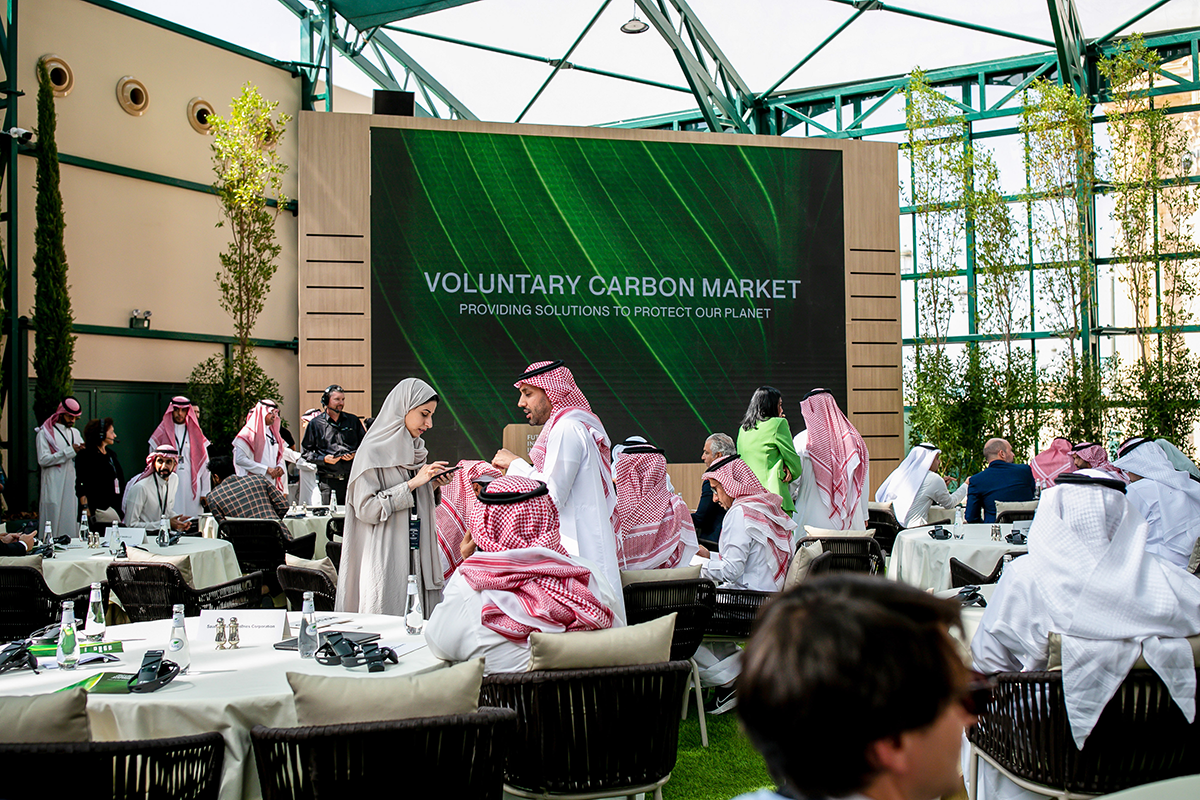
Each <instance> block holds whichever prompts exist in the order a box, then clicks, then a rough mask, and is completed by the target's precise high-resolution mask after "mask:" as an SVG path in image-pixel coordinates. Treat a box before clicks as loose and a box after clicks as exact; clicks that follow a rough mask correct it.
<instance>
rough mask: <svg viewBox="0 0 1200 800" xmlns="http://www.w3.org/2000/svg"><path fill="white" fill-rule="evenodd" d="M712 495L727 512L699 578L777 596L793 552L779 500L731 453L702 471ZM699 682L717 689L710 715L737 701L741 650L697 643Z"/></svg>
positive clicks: (791, 525)
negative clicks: (718, 549)
mask: <svg viewBox="0 0 1200 800" xmlns="http://www.w3.org/2000/svg"><path fill="white" fill-rule="evenodd" d="M704 478H705V480H708V481H709V482H710V483H711V484H712V488H713V495H714V496H715V497H716V500H717V502H718V503H720V504H721V506H723V507H724V508H726V509H727V511H726V514H725V520H724V522H722V523H721V552H720V553H713V554H712V557H711V558H710V559H709V562H708V564H707V565H706V566H705V567H704V568H703V570H702V574H703V575H704V577H706V578H712V579H713V581H715V582H716V583H718V584H720V585H721V586H723V587H728V588H732V589H751V590H754V591H758V592H777V591H779V590H780V589H782V588H783V581H784V578H785V577H786V574H787V567H788V562H789V561H791V559H792V554H793V553H794V552H795V546H796V543H795V541H794V540H793V537H792V531H793V530H795V528H796V523H795V522H793V521H792V519H791V517H789V516H788V514H787V512H786V511H784V510H783V499H782V498H781V497H780V496H779V495H777V494H775V493H773V492H768V491H767V490H766V489H765V488H764V487H763V485H762V483H761V482H760V481H759V480H758V477H757V476H756V475H755V474H754V471H753V470H752V469H750V467H749V465H747V464H746V462H745V461H742V459H741V458H739V457H738V456H736V455H733V456H728V457H726V458H722V459H721V460H719V461H714V462H713V463H712V465H711V466H709V468H708V471H707V472H705V473H704ZM695 659H696V664H697V665H699V667H700V684H701V685H702V686H716V687H718V688H717V692H716V696H715V698H714V701H715V703H714V705H713V707H712V709H711V713H714V714H722V713H724V712H726V711H728V710H729V709H730V708H733V706H734V705H736V703H737V699H736V696H735V693H734V688H733V681H734V679H735V678H737V676H738V673H740V672H741V668H742V662H741V650H740V649H739V648H738V647H737V646H736V645H734V644H732V643H729V642H714V643H712V644H710V645H701V646H700V648H699V649H698V650H697V651H696V655H695Z"/></svg>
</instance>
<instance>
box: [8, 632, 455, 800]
mask: <svg viewBox="0 0 1200 800" xmlns="http://www.w3.org/2000/svg"><path fill="white" fill-rule="evenodd" d="M288 619H289V624H291V625H292V627H293V630H295V629H296V628H297V627H298V626H299V621H300V615H299V614H289V615H288ZM317 619H318V624H322V623H321V620H322V619H325V620H326V621H327V622H328V621H344V622H337V623H336V624H333V625H331V626H330V627H331V629H336V630H356V629H358V630H364V631H371V632H373V633H378V634H380V639H379V644H380V645H389V646H396V645H399V644H409V645H412V644H417V645H419V647H420V649H417V650H415V651H411V652H407V653H405V654H403V655H401V656H400V663H399V664H390V663H389V664H387V668H386V669H385V671H383V672H376V673H369V672H367V668H366V667H365V666H363V667H356V668H354V669H347V668H345V667H340V666H339V667H326V666H322V665H320V664H318V663H317V662H316V661H315V660H314V659H301V658H300V656H299V654H298V653H297V652H296V651H295V650H276V649H274V648H273V647H272V646H271V645H270V644H254V645H248V644H243V645H242V646H241V648H240V649H238V650H221V651H218V650H215V649H214V645H212V644H211V643H200V642H198V641H196V635H197V634H198V632H199V624H200V619H199V617H189V618H188V619H187V621H186V625H187V630H188V636H189V637H191V639H192V665H191V669H190V671H189V672H188V674H186V675H181V676H180V677H178V678H176V679H175V680H174V681H173V682H171V683H170V684H168V685H167V686H165V687H164V688H162V689H160V690H158V691H157V692H153V693H151V694H127V695H119V694H91V695H88V700H87V712H88V723H89V725H90V726H91V730H92V739H93V740H95V741H120V740H126V739H158V738H163V737H170V736H189V735H192V734H197V733H206V732H208V731H220V732H221V735H222V736H223V737H224V738H225V767H224V772H223V774H222V776H221V798H222V800H237V799H238V798H259V797H261V796H262V793H261V791H260V790H259V786H258V772H257V771H256V770H255V767H254V753H253V748H252V746H251V744H250V729H251V728H252V727H254V726H255V725H267V726H270V727H277V728H288V727H295V726H296V725H297V721H296V707H295V704H294V703H293V702H292V689H291V686H290V685H289V684H288V682H287V673H288V672H302V673H307V674H311V675H326V676H333V677H350V676H353V677H358V678H361V679H362V680H375V679H378V678H387V677H395V676H397V675H405V674H408V675H412V674H417V673H421V672H429V671H431V670H434V669H439V668H441V667H443V666H445V665H446V664H445V662H443V661H441V660H439V659H438V658H437V657H436V656H434V655H433V654H432V653H431V652H430V651H429V648H428V647H425V645H424V639H423V637H421V636H408V635H407V634H406V633H405V629H404V619H403V618H402V617H391V616H384V615H375V614H339V613H329V614H325V613H321V614H318V615H317ZM170 629H171V620H169V619H164V620H156V621H154V622H137V623H133V624H130V625H115V626H113V627H110V628H109V629H108V631H107V634H106V635H105V639H106V640H109V641H113V640H120V641H121V642H123V645H124V648H125V652H123V653H118V654H116V655H118V656H120V658H121V660H120V662H118V663H109V664H103V665H99V666H95V667H90V666H89V667H80V668H78V669H75V670H72V671H70V672H66V671H60V670H57V669H55V670H44V671H42V673H41V674H40V675H35V674H33V673H32V672H29V671H21V672H10V673H8V674H6V675H3V676H0V695H29V694H45V693H49V692H53V691H55V690H57V689H61V688H63V687H64V686H69V685H71V684H73V683H76V682H78V681H81V680H83V679H84V678H86V677H88V676H89V675H91V674H94V673H95V672H99V671H104V672H136V671H137V668H138V666H139V665H140V664H141V663H142V656H143V655H144V654H145V652H146V651H147V650H150V649H162V648H164V647H165V645H166V643H167V638H168V635H169V633H170ZM43 663H45V662H43Z"/></svg>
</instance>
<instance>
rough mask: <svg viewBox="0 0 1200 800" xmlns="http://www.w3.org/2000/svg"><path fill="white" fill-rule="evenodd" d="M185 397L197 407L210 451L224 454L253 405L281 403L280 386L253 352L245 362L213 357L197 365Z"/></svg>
mask: <svg viewBox="0 0 1200 800" xmlns="http://www.w3.org/2000/svg"><path fill="white" fill-rule="evenodd" d="M243 369H245V372H243V371H242V370H243ZM247 396H249V397H250V398H251V399H250V400H246V397H247ZM188 397H190V398H191V400H192V402H194V403H196V404H197V405H199V406H200V426H201V427H202V428H203V429H204V433H205V434H206V435H207V436H208V438H209V440H210V441H211V442H212V443H213V450H214V451H219V452H221V453H222V454H224V455H229V454H231V453H232V452H233V437H234V436H237V433H238V431H240V430H241V429H242V426H243V425H244V424H245V423H246V413H247V412H248V411H249V410H250V408H251V407H252V406H253V405H254V404H255V403H256V402H258V401H259V400H262V399H271V400H274V401H275V402H276V403H279V404H280V405H282V404H283V398H282V393H281V392H280V391H279V384H278V383H277V382H276V381H275V380H273V379H272V378H271V377H270V376H269V375H267V373H266V372H264V371H263V370H262V368H261V367H259V366H258V362H257V359H255V358H254V354H253V352H251V354H250V358H248V359H242V360H238V359H230V360H226V359H225V357H224V356H222V355H215V356H213V357H212V358H210V359H208V360H207V361H203V362H201V363H200V364H197V365H196V368H195V369H193V370H192V374H191V375H190V376H188Z"/></svg>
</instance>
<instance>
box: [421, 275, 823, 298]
mask: <svg viewBox="0 0 1200 800" xmlns="http://www.w3.org/2000/svg"><path fill="white" fill-rule="evenodd" d="M423 274H424V276H425V284H426V285H427V286H428V287H429V291H430V293H431V294H432V293H436V292H437V291H438V290H439V289H440V290H441V291H443V292H445V293H447V294H458V293H460V292H461V293H462V294H484V295H493V294H542V295H552V294H561V295H568V294H569V295H578V294H583V292H584V291H587V292H590V293H591V294H592V295H595V296H602V295H620V296H624V297H634V296H636V297H675V296H679V297H695V296H696V278H675V277H670V276H668V277H654V276H649V275H645V276H637V275H627V276H625V277H624V278H623V279H622V278H621V277H619V276H615V275H614V276H613V277H612V278H604V277H603V276H600V275H593V276H592V277H591V278H590V279H589V280H588V282H587V284H585V286H584V287H581V286H580V283H581V281H582V278H583V276H582V275H574V276H571V275H547V276H542V275H529V274H524V273H497V272H489V273H485V274H482V275H471V274H470V273H466V272H462V273H459V272H445V273H443V272H436V273H433V274H432V275H430V273H428V272H425V273H423ZM800 284H801V281H800V280H799V279H796V278H790V279H783V280H779V279H772V278H767V279H757V278H737V279H735V278H701V279H700V296H701V297H741V298H747V299H750V298H765V299H768V300H787V299H793V300H794V299H796V298H797V297H799V296H800V295H799V292H800ZM789 290H790V291H789Z"/></svg>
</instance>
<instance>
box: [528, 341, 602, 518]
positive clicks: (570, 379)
mask: <svg viewBox="0 0 1200 800" xmlns="http://www.w3.org/2000/svg"><path fill="white" fill-rule="evenodd" d="M552 363H554V362H551V361H537V362H535V363H533V364H530V365H529V366H528V367H526V368H525V371H526V372H529V371H531V370H535V369H537V368H538V367H544V366H547V365H549V364H552ZM525 383H527V384H529V385H530V386H536V387H538V388H539V389H541V390H542V391H544V392H545V393H546V397H548V398H549V399H550V405H551V407H552V408H553V410H552V411H551V413H550V419H548V420H547V421H546V425H545V427H543V428H542V432H541V433H540V434H538V438H537V441H536V442H534V443H533V447H531V448H530V449H529V460H530V461H532V462H533V466H534V467H536V468H537V471H538V472H542V471H543V469H544V466H545V463H546V446H547V445H548V444H549V442H550V431H552V430H554V426H555V425H557V424H558V423H559V422H560V421H561V420H562V419H564V418H565V417H567V416H570V417H571V419H574V420H577V421H579V422H581V423H582V424H583V426H584V427H585V428H587V431H588V433H589V434H590V435H591V437H592V440H593V441H594V442H595V443H596V447H597V448H598V449H599V450H600V466H601V469H603V470H604V480H603V481H601V483H602V484H603V485H604V496H605V497H611V496H612V495H610V494H609V492H610V491H612V464H611V463H610V462H611V460H612V455H611V453H612V445H611V443H610V442H609V440H608V433H606V432H605V430H604V424H603V423H602V422H600V418H599V417H597V416H596V415H595V414H593V413H592V407H591V405H590V404H589V403H588V401H587V398H586V397H584V396H583V392H581V391H579V387H578V386H576V385H575V376H574V375H572V374H571V370H569V369H567V368H566V367H558V368H557V369H552V370H550V371H549V372H543V373H542V374H541V375H533V376H531V377H528V378H525V377H523V378H521V379H520V380H519V381H517V382H516V383H514V384H513V386H515V387H517V388H518V389H520V388H521V385H522V384H525ZM609 522H611V523H612V527H613V531H614V532H616V531H618V530H620V527H621V524H620V520H619V518H618V516H617V511H616V509H615V508H614V509H613V513H612V516H611V517H610V518H609Z"/></svg>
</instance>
